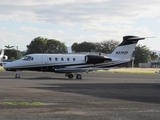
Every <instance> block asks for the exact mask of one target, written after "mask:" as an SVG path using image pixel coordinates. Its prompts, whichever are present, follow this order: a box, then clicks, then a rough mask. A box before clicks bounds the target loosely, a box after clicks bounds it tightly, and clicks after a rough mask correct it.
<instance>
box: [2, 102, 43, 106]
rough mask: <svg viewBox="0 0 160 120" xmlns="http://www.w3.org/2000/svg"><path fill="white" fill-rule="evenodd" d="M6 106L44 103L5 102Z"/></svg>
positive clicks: (40, 103)
mask: <svg viewBox="0 0 160 120" xmlns="http://www.w3.org/2000/svg"><path fill="white" fill-rule="evenodd" d="M4 104H5V105H26V106H28V105H42V104H44V103H43V102H4Z"/></svg>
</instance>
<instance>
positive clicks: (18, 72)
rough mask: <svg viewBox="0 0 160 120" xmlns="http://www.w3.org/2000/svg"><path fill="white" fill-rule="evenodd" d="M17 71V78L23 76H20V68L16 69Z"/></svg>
mask: <svg viewBox="0 0 160 120" xmlns="http://www.w3.org/2000/svg"><path fill="white" fill-rule="evenodd" d="M16 72H17V73H16V75H15V78H20V77H21V76H20V70H17V71H16Z"/></svg>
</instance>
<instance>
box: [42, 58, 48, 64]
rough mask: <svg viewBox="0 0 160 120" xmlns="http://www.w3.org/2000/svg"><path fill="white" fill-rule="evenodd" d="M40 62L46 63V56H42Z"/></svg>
mask: <svg viewBox="0 0 160 120" xmlns="http://www.w3.org/2000/svg"><path fill="white" fill-rule="evenodd" d="M42 63H43V64H48V56H42Z"/></svg>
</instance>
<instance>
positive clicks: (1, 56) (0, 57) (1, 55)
mask: <svg viewBox="0 0 160 120" xmlns="http://www.w3.org/2000/svg"><path fill="white" fill-rule="evenodd" d="M3 56H4V49H2V50H1V54H0V59H2V58H3Z"/></svg>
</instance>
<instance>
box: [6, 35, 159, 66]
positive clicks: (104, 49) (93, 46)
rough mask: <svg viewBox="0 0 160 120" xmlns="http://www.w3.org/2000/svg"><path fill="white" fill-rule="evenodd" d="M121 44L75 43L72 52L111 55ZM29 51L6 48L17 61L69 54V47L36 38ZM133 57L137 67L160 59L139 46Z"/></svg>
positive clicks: (11, 57)
mask: <svg viewBox="0 0 160 120" xmlns="http://www.w3.org/2000/svg"><path fill="white" fill-rule="evenodd" d="M119 44H120V43H119V42H118V41H115V40H109V41H102V42H81V43H77V42H75V43H73V44H72V46H71V48H72V52H75V53H76V52H101V53H106V54H110V53H111V52H112V51H113V50H114V49H115V48H116V47H117V46H118V45H119ZM26 47H27V50H26V51H25V52H22V51H19V50H16V49H15V48H14V46H10V45H7V46H5V48H7V49H10V50H6V51H5V54H6V55H7V56H8V58H9V59H11V60H16V59H19V58H21V57H22V56H24V55H26V54H32V53H48V54H52V53H67V47H66V45H65V43H63V42H60V41H59V40H56V39H47V38H43V37H36V38H34V39H33V40H32V41H31V42H30V44H29V45H27V46H26ZM132 56H133V57H135V66H138V63H147V62H149V61H154V60H157V59H158V55H157V53H156V52H152V51H150V50H149V48H148V47H146V46H145V45H143V46H141V45H137V46H136V48H135V51H134V52H133V55H132Z"/></svg>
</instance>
